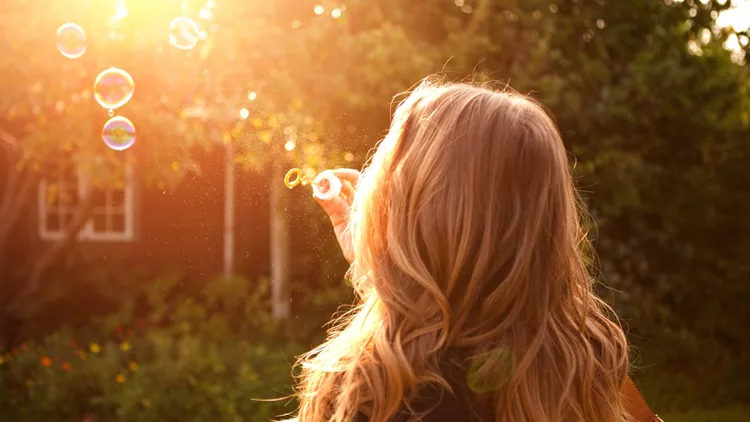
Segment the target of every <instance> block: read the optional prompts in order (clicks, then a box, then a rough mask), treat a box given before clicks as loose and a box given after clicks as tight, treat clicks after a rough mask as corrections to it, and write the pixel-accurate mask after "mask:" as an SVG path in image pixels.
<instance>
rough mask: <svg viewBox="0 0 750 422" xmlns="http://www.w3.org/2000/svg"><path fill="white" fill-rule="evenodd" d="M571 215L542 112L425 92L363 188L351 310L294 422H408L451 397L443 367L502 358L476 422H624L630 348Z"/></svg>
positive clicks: (406, 105)
mask: <svg viewBox="0 0 750 422" xmlns="http://www.w3.org/2000/svg"><path fill="white" fill-rule="evenodd" d="M577 204H578V201H577V194H576V191H575V188H574V184H573V179H572V176H571V173H570V169H569V163H568V160H567V156H566V151H565V147H564V145H563V142H562V139H561V137H560V134H559V131H558V130H557V128H556V126H555V124H554V122H553V121H552V120H551V118H550V117H549V116H548V114H547V113H546V112H545V110H544V109H543V108H542V107H541V106H539V105H538V104H536V103H535V102H533V101H531V100H529V99H527V98H525V97H523V96H521V95H517V94H514V93H507V92H498V91H494V90H491V89H486V88H482V87H475V86H471V85H467V84H443V83H438V82H435V81H433V80H427V81H425V82H423V83H422V84H421V85H420V86H418V87H417V88H416V89H415V90H413V92H412V93H411V95H409V96H408V98H406V99H405V100H404V101H403V102H402V103H401V104H400V105H399V107H398V108H397V110H396V112H395V114H394V117H393V121H392V125H391V128H390V131H389V133H388V135H387V136H386V138H385V139H384V140H383V141H382V143H381V144H380V145H379V147H378V149H377V151H376V152H375V154H374V155H373V157H372V160H371V163H370V165H369V166H368V167H367V168H366V170H365V171H364V172H363V175H362V179H361V181H360V183H359V185H358V188H357V192H356V194H355V198H354V204H353V207H352V214H351V218H352V219H351V221H350V226H349V229H350V230H351V234H352V241H353V250H354V262H353V263H352V266H351V268H350V273H349V276H350V278H351V280H352V284H353V287H354V289H355V291H356V293H357V297H358V303H359V305H358V306H357V307H355V308H354V309H353V310H352V311H351V312H348V313H347V314H346V315H344V316H341V317H339V318H338V319H337V320H336V324H335V325H334V327H333V328H332V329H331V331H330V332H329V337H328V339H327V341H326V342H325V343H323V344H322V345H320V346H319V347H317V348H316V349H314V350H312V351H310V352H308V353H307V354H305V355H303V356H302V357H301V358H300V360H299V364H300V365H301V368H302V371H301V375H300V381H299V384H298V388H297V390H298V395H299V399H300V407H299V411H298V418H299V420H300V421H301V422H321V421H336V422H344V421H352V420H355V419H356V418H357V415H362V416H363V417H364V418H366V419H369V420H371V421H374V422H385V421H388V420H389V419H390V418H392V417H394V416H395V415H397V414H398V413H399V412H403V411H404V409H406V410H407V412H408V414H410V415H413V418H414V419H417V418H418V417H419V416H420V415H419V414H418V413H417V412H416V410H412V406H411V404H412V403H413V400H414V399H415V397H418V396H419V392H420V391H423V387H425V386H428V385H432V386H439V387H440V388H441V389H444V390H445V391H449V392H453V391H454V390H456V389H457V388H460V387H461V386H457V385H455V383H453V384H451V383H450V382H449V381H448V380H446V377H445V376H444V374H443V371H442V369H441V368H442V366H441V364H442V362H443V361H444V360H445V359H447V356H448V355H451V356H459V358H460V359H459V360H462V361H467V360H469V359H471V358H472V357H475V356H478V355H480V354H482V353H484V352H486V351H488V350H492V349H493V348H498V347H500V348H503V349H506V350H510V351H512V352H513V354H514V355H515V356H516V362H517V363H516V366H515V371H514V372H513V374H512V377H511V378H510V380H509V381H508V382H507V383H506V384H505V385H503V386H502V387H501V388H499V389H497V390H495V391H493V392H490V393H486V394H469V396H470V400H471V401H472V403H473V404H472V407H474V411H476V412H481V413H482V414H483V415H485V416H484V418H485V419H484V420H494V421H597V422H614V421H618V422H621V421H624V420H628V416H627V415H626V411H625V410H624V408H623V401H622V398H621V394H620V389H621V386H622V384H623V382H624V379H625V377H626V375H627V368H628V353H627V352H628V349H627V342H626V338H625V335H624V333H623V330H622V328H621V327H620V325H619V324H618V323H617V322H615V321H616V319H614V316H613V313H612V312H611V309H610V308H609V307H608V306H607V305H606V304H605V303H604V302H603V301H602V300H600V299H599V298H597V297H596V296H595V295H594V293H593V291H592V289H593V284H594V281H593V278H592V277H591V276H590V275H589V273H588V271H587V268H586V264H585V256H584V253H586V254H588V253H590V252H589V251H590V249H588V248H587V247H586V246H587V245H588V243H587V239H586V235H585V233H584V232H583V230H582V227H581V224H580V222H579V221H580V219H579V217H580V216H579V211H578V207H577ZM611 318H612V319H611ZM613 319H614V320H613Z"/></svg>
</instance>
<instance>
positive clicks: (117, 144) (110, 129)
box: [102, 116, 135, 151]
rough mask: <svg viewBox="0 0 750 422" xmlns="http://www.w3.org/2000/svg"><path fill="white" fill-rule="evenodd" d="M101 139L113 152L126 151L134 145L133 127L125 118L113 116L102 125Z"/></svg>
mask: <svg viewBox="0 0 750 422" xmlns="http://www.w3.org/2000/svg"><path fill="white" fill-rule="evenodd" d="M102 139H103V140H104V143H105V144H106V145H107V146H108V147H110V148H112V149H113V150H115V151H123V150H126V149H128V148H130V147H132V146H133V144H134V143H135V126H133V122H131V121H130V120H128V119H127V118H125V117H122V116H115V117H113V118H111V119H109V120H107V123H105V124H104V127H103V128H102Z"/></svg>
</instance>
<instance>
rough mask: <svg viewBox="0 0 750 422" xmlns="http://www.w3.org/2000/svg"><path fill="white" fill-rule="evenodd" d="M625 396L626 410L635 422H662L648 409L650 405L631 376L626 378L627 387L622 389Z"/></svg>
mask: <svg viewBox="0 0 750 422" xmlns="http://www.w3.org/2000/svg"><path fill="white" fill-rule="evenodd" d="M622 392H623V395H624V396H625V409H627V411H628V413H629V414H630V416H631V417H632V418H633V421H634V422H658V421H661V419H659V417H658V416H656V415H655V414H654V412H652V411H651V408H649V407H648V403H646V400H645V399H644V398H643V395H642V394H641V392H640V391H638V388H636V386H635V384H633V380H631V379H630V376H628V377H626V378H625V385H623V387H622Z"/></svg>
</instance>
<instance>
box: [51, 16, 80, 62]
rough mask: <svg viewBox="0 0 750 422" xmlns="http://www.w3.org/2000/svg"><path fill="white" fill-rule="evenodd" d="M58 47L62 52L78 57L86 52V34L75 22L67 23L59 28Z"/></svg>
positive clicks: (73, 57) (68, 55)
mask: <svg viewBox="0 0 750 422" xmlns="http://www.w3.org/2000/svg"><path fill="white" fill-rule="evenodd" d="M57 49H58V50H59V51H60V54H62V55H63V56H65V57H67V58H69V59H77V58H79V57H81V56H83V53H85V52H86V34H85V33H84V32H83V28H81V27H80V26H78V25H76V24H74V23H70V22H69V23H65V24H62V25H60V27H59V28H57Z"/></svg>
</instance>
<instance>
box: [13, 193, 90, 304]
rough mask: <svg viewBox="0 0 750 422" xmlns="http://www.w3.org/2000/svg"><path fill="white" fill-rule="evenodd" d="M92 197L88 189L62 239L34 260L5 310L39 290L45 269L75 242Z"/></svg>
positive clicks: (84, 221) (88, 214) (86, 215)
mask: <svg viewBox="0 0 750 422" xmlns="http://www.w3.org/2000/svg"><path fill="white" fill-rule="evenodd" d="M93 197H94V196H93V192H91V191H89V192H87V193H86V195H85V196H84V197H83V198H81V202H80V204H79V205H78V207H77V209H76V213H75V215H74V216H73V221H72V222H71V224H70V226H68V227H67V228H66V230H65V234H64V235H63V237H62V239H60V240H58V241H56V242H54V243H52V244H51V245H49V247H47V249H46V250H45V251H44V253H43V254H42V255H41V256H40V257H39V258H38V259H36V260H35V261H34V264H33V265H32V268H31V273H30V274H29V277H28V278H27V279H26V283H25V286H23V287H22V288H21V290H20V291H19V292H18V293H17V294H16V295H15V297H13V298H12V299H11V300H10V301H8V302H7V303H6V305H5V309H6V311H8V312H15V311H18V310H19V308H20V307H21V305H22V304H23V302H24V299H26V298H27V297H29V296H31V295H33V294H34V293H36V292H37V291H38V290H39V285H40V283H41V281H42V277H44V275H45V273H46V272H47V270H49V268H50V267H51V266H52V265H54V264H55V263H56V262H57V261H58V260H59V259H60V257H62V256H63V255H64V253H65V252H66V251H68V250H70V249H71V246H72V245H73V244H75V242H76V240H77V238H78V233H79V232H80V231H81V229H82V228H83V226H84V225H85V224H86V222H87V221H88V219H89V217H90V216H91V212H92V211H93V209H94V201H93Z"/></svg>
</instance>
